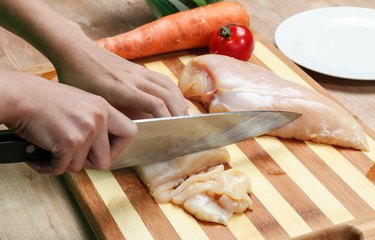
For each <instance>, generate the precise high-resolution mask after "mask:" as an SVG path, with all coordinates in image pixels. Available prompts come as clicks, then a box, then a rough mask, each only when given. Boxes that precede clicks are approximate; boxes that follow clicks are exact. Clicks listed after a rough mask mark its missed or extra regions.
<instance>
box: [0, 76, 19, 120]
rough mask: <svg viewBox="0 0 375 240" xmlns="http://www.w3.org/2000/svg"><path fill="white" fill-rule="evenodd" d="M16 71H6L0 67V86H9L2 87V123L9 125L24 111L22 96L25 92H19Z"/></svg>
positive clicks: (0, 89)
mask: <svg viewBox="0 0 375 240" xmlns="http://www.w3.org/2000/svg"><path fill="white" fill-rule="evenodd" d="M16 74H17V73H16V72H12V71H6V70H1V69H0V86H7V87H2V88H0V96H1V97H0V105H1V108H0V124H5V125H9V124H11V123H13V122H14V121H15V120H16V119H17V118H18V116H19V113H20V112H22V110H21V109H22V106H21V103H22V102H23V101H22V99H21V98H20V97H21V96H22V95H23V94H22V93H21V94H19V93H20V92H17V89H16V88H17V85H18V84H17V83H16V82H18V80H17V79H15V78H16V77H15V76H16Z"/></svg>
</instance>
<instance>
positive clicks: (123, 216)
mask: <svg viewBox="0 0 375 240" xmlns="http://www.w3.org/2000/svg"><path fill="white" fill-rule="evenodd" d="M86 173H87V175H88V176H89V178H90V180H91V182H92V183H93V184H94V186H95V188H96V191H97V192H98V194H99V195H100V197H101V198H102V199H103V201H104V203H105V205H106V206H107V208H108V210H109V211H110V212H111V214H112V217H113V219H114V220H115V222H116V223H117V225H118V227H119V228H120V230H121V232H122V234H123V235H124V236H125V238H128V239H153V238H152V236H151V234H150V232H149V231H148V229H147V227H146V226H145V225H144V223H143V221H142V219H141V218H140V217H139V215H138V213H137V211H136V210H135V209H134V208H133V206H132V204H131V203H130V201H129V199H128V198H127V196H126V195H125V193H124V191H123V190H122V188H121V186H120V185H119V183H118V182H117V181H116V179H115V177H114V176H113V174H112V172H111V171H95V170H86Z"/></svg>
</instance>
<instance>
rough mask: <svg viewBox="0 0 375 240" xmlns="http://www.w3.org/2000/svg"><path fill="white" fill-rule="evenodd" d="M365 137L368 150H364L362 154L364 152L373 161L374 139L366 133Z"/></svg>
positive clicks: (374, 151)
mask: <svg viewBox="0 0 375 240" xmlns="http://www.w3.org/2000/svg"><path fill="white" fill-rule="evenodd" d="M366 138H367V142H368V145H369V149H370V151H368V152H365V151H364V154H366V155H367V156H368V157H369V158H370V159H371V160H372V161H373V162H375V140H374V139H372V138H371V137H370V136H368V135H366Z"/></svg>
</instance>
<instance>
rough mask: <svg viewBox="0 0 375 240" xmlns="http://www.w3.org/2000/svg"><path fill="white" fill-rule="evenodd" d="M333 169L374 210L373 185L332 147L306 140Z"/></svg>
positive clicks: (374, 188) (374, 196)
mask: <svg viewBox="0 0 375 240" xmlns="http://www.w3.org/2000/svg"><path fill="white" fill-rule="evenodd" d="M306 144H307V145H308V146H309V147H310V148H311V150H312V151H313V152H314V153H315V154H317V155H318V156H319V157H320V159H321V160H322V161H324V162H325V163H326V164H327V165H328V166H329V167H330V168H331V169H332V170H333V171H335V172H336V174H337V175H339V176H340V177H341V178H342V179H343V180H344V181H345V183H346V184H348V185H349V186H350V187H351V188H352V189H353V190H354V191H355V192H356V193H357V194H358V195H359V196H360V197H361V198H362V199H363V200H364V201H365V202H366V203H367V204H368V205H369V206H370V207H371V208H372V209H374V210H375V201H374V199H375V187H374V185H373V184H372V183H371V181H370V180H369V179H367V178H366V177H365V176H363V175H362V174H361V172H360V171H359V170H357V168H355V167H354V166H353V165H352V164H351V163H350V162H349V161H348V160H346V159H345V157H344V156H343V155H341V154H340V153H339V152H338V151H337V150H336V149H335V148H334V147H332V146H329V145H323V144H315V143H311V142H306Z"/></svg>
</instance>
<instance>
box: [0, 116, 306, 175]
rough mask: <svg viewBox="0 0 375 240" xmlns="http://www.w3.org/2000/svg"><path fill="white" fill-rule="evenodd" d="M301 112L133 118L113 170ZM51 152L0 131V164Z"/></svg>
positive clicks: (276, 123) (225, 141) (229, 139)
mask: <svg viewBox="0 0 375 240" xmlns="http://www.w3.org/2000/svg"><path fill="white" fill-rule="evenodd" d="M299 116H301V114H299V113H294V112H286V111H240V112H225V113H212V114H199V115H191V116H180V117H166V118H152V119H142V120H134V123H136V124H137V126H138V132H137V134H136V136H135V137H134V139H133V140H132V141H131V142H130V143H129V145H128V146H127V147H126V148H125V149H124V150H123V152H122V153H121V154H120V155H119V156H118V157H117V158H116V159H115V160H114V161H113V163H112V166H111V169H117V168H123V167H131V166H134V165H138V164H145V163H153V162H160V161H166V160H170V159H174V158H177V157H180V156H184V155H187V154H190V153H194V152H199V151H203V150H209V149H213V148H218V147H223V146H227V145H230V144H233V143H237V142H240V141H243V140H246V139H249V138H253V137H257V136H260V135H263V134H265V133H268V132H270V131H272V130H275V129H277V128H279V127H282V126H284V125H285V124H288V123H290V122H292V121H294V120H295V119H297V118H298V117H299ZM51 156H52V155H51V153H50V152H48V151H46V150H44V149H42V148H40V147H38V146H36V145H34V144H32V143H30V142H28V141H26V140H25V139H22V138H20V137H19V136H17V135H16V134H14V133H11V132H10V131H8V130H5V131H0V163H15V162H27V161H34V160H49V159H50V158H51Z"/></svg>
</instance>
